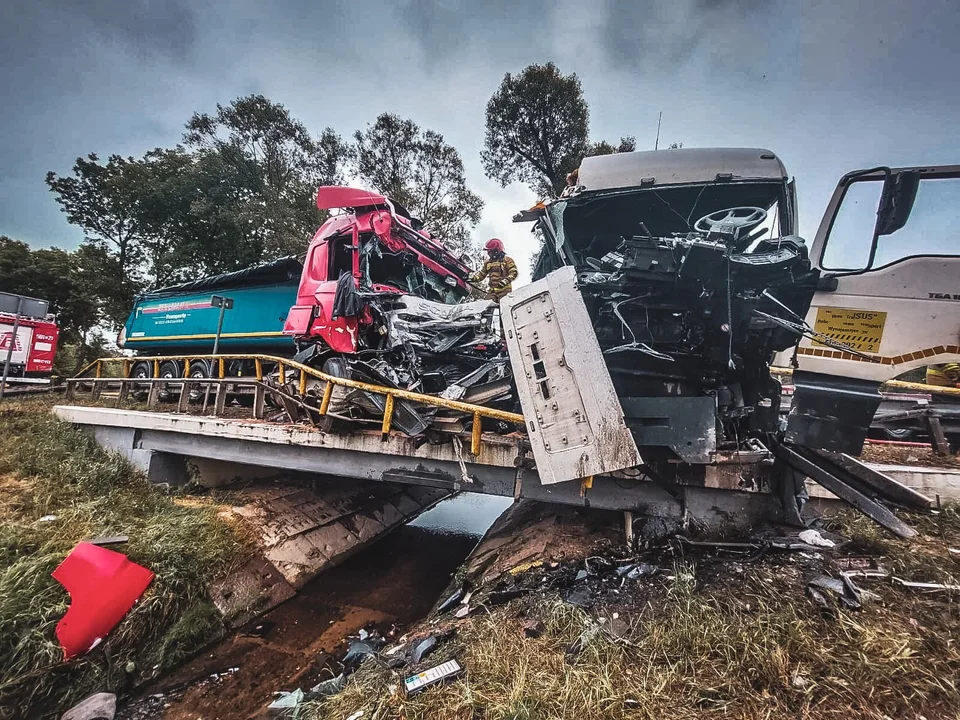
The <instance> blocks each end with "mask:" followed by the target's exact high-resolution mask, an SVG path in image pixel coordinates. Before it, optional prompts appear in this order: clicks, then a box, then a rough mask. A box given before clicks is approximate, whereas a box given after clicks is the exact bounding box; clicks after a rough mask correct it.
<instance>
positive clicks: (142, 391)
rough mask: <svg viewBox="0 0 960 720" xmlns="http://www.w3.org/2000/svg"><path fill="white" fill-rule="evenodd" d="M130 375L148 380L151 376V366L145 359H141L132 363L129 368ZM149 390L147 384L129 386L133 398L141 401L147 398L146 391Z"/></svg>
mask: <svg viewBox="0 0 960 720" xmlns="http://www.w3.org/2000/svg"><path fill="white" fill-rule="evenodd" d="M130 377H132V378H137V379H140V380H148V379H149V378H152V377H153V366H152V365H151V364H150V363H149V362H146V361H143V360H141V361H140V362H138V363H134V364H133V367H132V368H130ZM149 392H150V387H149V385H134V386H133V387H132V388H131V393H130V394H131V396H133V398H134V399H135V400H139V401H141V402H142V401H143V400H146V399H147V393H149Z"/></svg>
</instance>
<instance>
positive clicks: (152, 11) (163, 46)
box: [35, 0, 197, 60]
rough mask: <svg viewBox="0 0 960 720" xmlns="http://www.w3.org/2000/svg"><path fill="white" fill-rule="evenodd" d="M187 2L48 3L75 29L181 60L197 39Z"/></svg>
mask: <svg viewBox="0 0 960 720" xmlns="http://www.w3.org/2000/svg"><path fill="white" fill-rule="evenodd" d="M35 4H36V5H41V4H42V3H35ZM190 6H191V4H190V3H187V2H180V1H178V0H95V2H75V1H74V0H53V1H52V2H51V3H50V7H51V11H52V12H53V13H54V14H56V15H57V16H58V17H60V18H62V19H64V20H67V21H68V22H70V23H71V25H73V27H74V28H75V30H78V31H81V30H82V31H83V32H88V33H93V34H94V35H95V36H97V37H98V38H99V39H100V40H101V41H102V40H109V39H112V38H115V39H118V40H120V41H122V42H125V43H127V44H128V45H129V46H130V47H131V48H132V49H133V50H134V52H136V53H138V54H141V53H142V54H145V55H149V54H153V53H158V54H162V55H169V56H171V57H174V58H178V59H181V60H183V59H186V58H187V56H188V55H189V53H190V51H191V50H192V49H193V47H194V46H195V44H196V41H197V28H196V24H195V16H194V14H193V12H192V11H191V9H190ZM77 23H79V27H78V26H77Z"/></svg>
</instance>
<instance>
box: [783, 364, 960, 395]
mask: <svg viewBox="0 0 960 720" xmlns="http://www.w3.org/2000/svg"><path fill="white" fill-rule="evenodd" d="M770 373H771V374H772V375H793V368H785V367H772V368H770ZM880 389H881V390H908V391H910V392H921V393H929V394H931V395H947V396H950V397H960V388H954V387H944V386H943V385H927V384H926V383H916V382H907V381H906V380H887V381H886V382H885V383H883V384H882V385H881V386H880Z"/></svg>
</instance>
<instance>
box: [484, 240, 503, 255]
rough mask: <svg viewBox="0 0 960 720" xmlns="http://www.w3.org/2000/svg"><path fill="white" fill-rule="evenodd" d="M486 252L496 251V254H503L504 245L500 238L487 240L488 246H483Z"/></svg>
mask: <svg viewBox="0 0 960 720" xmlns="http://www.w3.org/2000/svg"><path fill="white" fill-rule="evenodd" d="M483 248H484V250H495V251H496V252H503V243H502V242H500V239H499V238H490V239H489V240H487V244H486V245H484V246H483Z"/></svg>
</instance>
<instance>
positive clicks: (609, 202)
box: [549, 183, 784, 263]
mask: <svg viewBox="0 0 960 720" xmlns="http://www.w3.org/2000/svg"><path fill="white" fill-rule="evenodd" d="M783 202H784V186H783V185H782V184H781V183H738V184H716V185H688V186H682V187H664V188H651V189H649V190H639V191H637V190H630V191H620V192H607V193H598V194H589V195H587V194H584V195H580V196H578V197H575V198H571V199H570V200H566V201H561V202H557V203H554V204H553V205H552V206H551V207H550V210H549V212H550V220H551V224H552V225H553V227H554V230H555V234H556V235H555V239H556V241H557V249H558V250H559V249H560V247H561V246H563V245H564V244H567V246H568V247H569V248H570V249H571V250H572V251H573V252H574V253H575V254H576V255H577V256H578V257H577V261H578V263H579V262H582V260H583V258H586V257H594V258H599V257H602V256H603V255H605V254H606V253H608V252H611V251H612V250H615V249H616V248H617V246H619V245H620V243H621V242H622V241H623V240H624V239H625V238H630V237H636V236H652V237H672V236H675V235H685V234H686V233H688V232H692V231H693V230H694V225H695V224H696V222H697V220H699V219H700V218H702V217H703V216H705V215H708V214H710V213H714V212H717V211H720V210H725V209H728V208H734V207H758V208H761V209H762V210H764V211H766V214H767V217H766V219H765V220H764V221H763V222H762V223H761V224H760V225H759V226H758V227H757V228H755V229H754V230H753V231H752V232H751V241H752V242H753V241H759V240H765V239H770V238H775V237H778V236H779V235H781V231H780V213H781V212H782V210H781V208H782V204H783Z"/></svg>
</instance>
